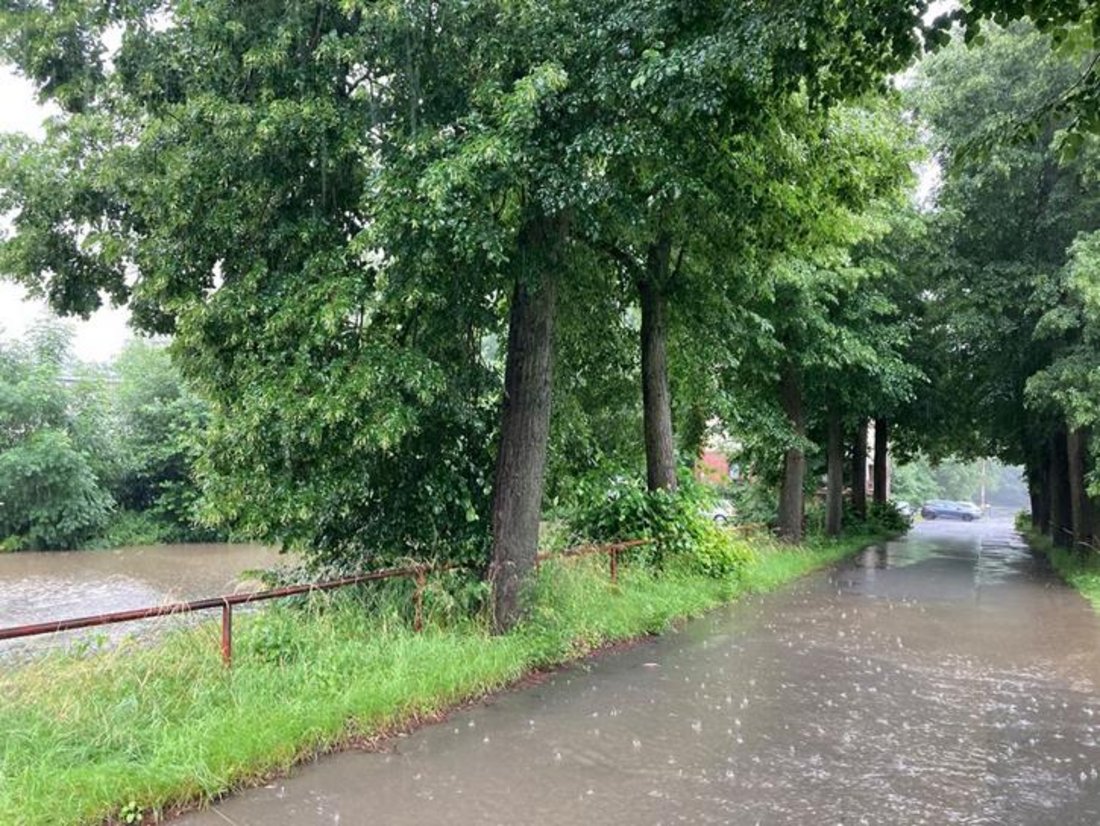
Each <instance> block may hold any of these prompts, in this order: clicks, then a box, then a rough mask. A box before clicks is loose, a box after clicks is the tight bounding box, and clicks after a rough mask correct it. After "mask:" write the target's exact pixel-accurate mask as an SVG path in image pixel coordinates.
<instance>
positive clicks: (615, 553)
mask: <svg viewBox="0 0 1100 826" xmlns="http://www.w3.org/2000/svg"><path fill="white" fill-rule="evenodd" d="M610 556H611V581H612V582H616V583H617V582H618V581H619V546H618V545H612V546H611V553H610Z"/></svg>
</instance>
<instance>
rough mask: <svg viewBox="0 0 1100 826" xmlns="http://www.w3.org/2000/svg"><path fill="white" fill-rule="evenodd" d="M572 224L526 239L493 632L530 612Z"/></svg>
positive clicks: (529, 233) (512, 321)
mask: <svg viewBox="0 0 1100 826" xmlns="http://www.w3.org/2000/svg"><path fill="white" fill-rule="evenodd" d="M565 235H566V222H565V220H564V219H561V218H558V219H546V218H542V219H538V220H533V221H531V222H530V223H529V224H528V225H527V226H526V227H525V228H524V230H523V231H522V233H521V235H520V239H519V256H520V262H519V264H520V266H519V272H518V273H517V276H516V284H515V288H514V291H513V294H512V306H511V313H510V318H509V327H508V353H507V358H506V361H505V368H504V401H503V405H502V410H501V427H500V449H499V453H498V454H497V465H496V475H495V478H494V481H493V504H492V508H493V509H492V563H491V565H490V569H489V581H490V584H491V586H492V609H493V628H494V630H495V631H496V632H498V633H501V632H504V631H507V630H508V629H509V628H511V627H512V626H514V625H515V624H516V622H518V621H519V619H520V618H521V617H522V615H523V609H524V606H523V604H522V600H521V596H522V589H523V586H524V584H525V583H526V581H527V579H528V577H529V575H530V573H531V571H532V570H533V569H534V565H535V556H536V554H537V553H538V539H539V517H540V515H541V508H542V486H543V475H544V471H545V469H546V448H547V441H548V438H549V432H550V404H551V382H552V378H553V353H554V318H555V311H556V303H557V287H558V279H559V274H558V269H559V268H560V266H561V261H560V257H561V253H562V247H563V246H564V240H565Z"/></svg>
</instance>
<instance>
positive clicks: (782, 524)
mask: <svg viewBox="0 0 1100 826" xmlns="http://www.w3.org/2000/svg"><path fill="white" fill-rule="evenodd" d="M779 400H780V403H781V404H782V405H783V412H784V413H785V414H786V415H787V419H788V421H790V423H791V429H792V430H793V431H794V435H795V438H796V440H797V443H796V444H793V445H791V447H789V448H788V449H787V454H786V456H785V457H784V461H783V483H782V486H781V487H780V490H779V536H780V537H781V538H782V539H784V540H785V541H787V542H791V543H798V542H801V541H802V518H803V515H804V513H805V490H804V488H805V483H806V454H805V453H804V452H803V450H802V440H803V439H804V438H805V436H806V419H805V416H804V415H803V412H802V387H801V383H800V381H799V375H798V371H797V370H796V369H795V368H794V367H793V366H791V365H788V366H787V367H785V368H784V370H783V375H782V377H781V378H780V381H779Z"/></svg>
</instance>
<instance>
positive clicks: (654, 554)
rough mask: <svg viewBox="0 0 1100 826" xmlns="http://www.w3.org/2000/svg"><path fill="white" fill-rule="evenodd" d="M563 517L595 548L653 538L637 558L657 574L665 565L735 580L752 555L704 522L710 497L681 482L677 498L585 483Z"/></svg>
mask: <svg viewBox="0 0 1100 826" xmlns="http://www.w3.org/2000/svg"><path fill="white" fill-rule="evenodd" d="M578 494H579V495H578V496H577V499H576V504H575V506H574V507H573V509H572V510H571V511H570V513H569V514H568V515H567V520H568V522H569V526H570V528H571V530H572V531H573V533H574V534H576V535H578V536H581V537H583V538H585V539H587V540H589V541H593V542H621V541H626V540H630V539H641V538H651V539H654V540H656V542H655V543H654V545H652V546H650V547H648V548H646V549H644V550H643V551H640V552H638V553H637V556H638V557H639V558H641V559H643V560H644V561H645V562H646V563H647V564H649V565H651V566H653V567H654V568H655V569H657V570H661V569H663V568H665V567H667V566H669V565H676V566H677V567H684V568H686V569H687V570H690V571H692V572H695V573H702V574H706V575H708V576H714V577H728V576H734V575H736V574H737V573H739V572H740V570H741V569H742V568H743V567H744V566H745V564H746V563H747V562H748V561H749V560H750V559H751V557H752V555H751V551H749V550H748V548H747V547H746V546H744V545H743V544H742V543H739V542H737V541H736V540H735V539H734V537H733V536H732V535H731V534H730V533H729V532H728V531H725V530H723V529H721V528H719V527H718V526H717V525H715V524H714V522H713V521H711V519H710V518H709V517H708V516H707V514H706V510H707V507H708V505H709V504H711V498H712V494H710V492H709V491H708V490H707V489H705V488H703V487H702V486H701V485H699V484H698V483H695V482H694V481H691V480H685V481H683V482H682V483H681V487H680V489H679V490H677V491H675V492H668V491H653V492H650V491H648V490H646V489H645V487H644V486H643V485H642V484H641V482H640V481H638V480H632V479H625V478H623V477H617V478H615V479H613V480H611V482H610V483H603V484H601V483H600V482H599V481H595V482H586V483H583V485H582V488H581V490H580V491H578Z"/></svg>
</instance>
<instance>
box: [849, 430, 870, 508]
mask: <svg viewBox="0 0 1100 826" xmlns="http://www.w3.org/2000/svg"><path fill="white" fill-rule="evenodd" d="M852 510H853V511H855V514H856V517H857V518H858V519H866V518H867V420H866V419H860V420H859V424H858V425H857V426H856V437H855V442H854V443H853V445H852Z"/></svg>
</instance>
